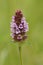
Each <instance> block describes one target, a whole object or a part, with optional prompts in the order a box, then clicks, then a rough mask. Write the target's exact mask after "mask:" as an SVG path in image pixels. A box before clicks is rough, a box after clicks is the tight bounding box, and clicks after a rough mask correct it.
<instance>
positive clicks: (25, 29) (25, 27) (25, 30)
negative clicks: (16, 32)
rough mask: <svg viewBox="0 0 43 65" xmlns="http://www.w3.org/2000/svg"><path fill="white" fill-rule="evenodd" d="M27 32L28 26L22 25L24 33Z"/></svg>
mask: <svg viewBox="0 0 43 65" xmlns="http://www.w3.org/2000/svg"><path fill="white" fill-rule="evenodd" d="M27 31H28V24H27V23H24V32H27Z"/></svg>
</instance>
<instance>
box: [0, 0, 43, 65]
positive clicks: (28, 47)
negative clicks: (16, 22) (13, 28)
mask: <svg viewBox="0 0 43 65" xmlns="http://www.w3.org/2000/svg"><path fill="white" fill-rule="evenodd" d="M17 9H21V10H22V11H23V14H24V16H25V17H26V20H27V22H28V23H29V32H28V39H27V40H26V41H25V44H23V45H22V61H23V65H43V0H0V65H20V58H19V52H18V44H17V42H12V38H11V37H10V22H11V17H12V15H14V13H15V11H16V10H17Z"/></svg>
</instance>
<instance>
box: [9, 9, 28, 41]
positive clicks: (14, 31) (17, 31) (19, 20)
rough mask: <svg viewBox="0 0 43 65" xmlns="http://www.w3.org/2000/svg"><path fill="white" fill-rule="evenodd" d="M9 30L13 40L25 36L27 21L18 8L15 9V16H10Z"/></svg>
mask: <svg viewBox="0 0 43 65" xmlns="http://www.w3.org/2000/svg"><path fill="white" fill-rule="evenodd" d="M10 30H11V37H12V38H13V39H14V40H17V41H21V40H24V39H26V38H27V35H26V32H27V31H28V23H27V22H26V19H25V17H23V14H22V12H21V11H20V10H18V11H16V13H15V16H12V22H11V23H10Z"/></svg>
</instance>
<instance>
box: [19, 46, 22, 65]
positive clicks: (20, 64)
mask: <svg viewBox="0 0 43 65" xmlns="http://www.w3.org/2000/svg"><path fill="white" fill-rule="evenodd" d="M19 55H20V65H22V56H21V46H19Z"/></svg>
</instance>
